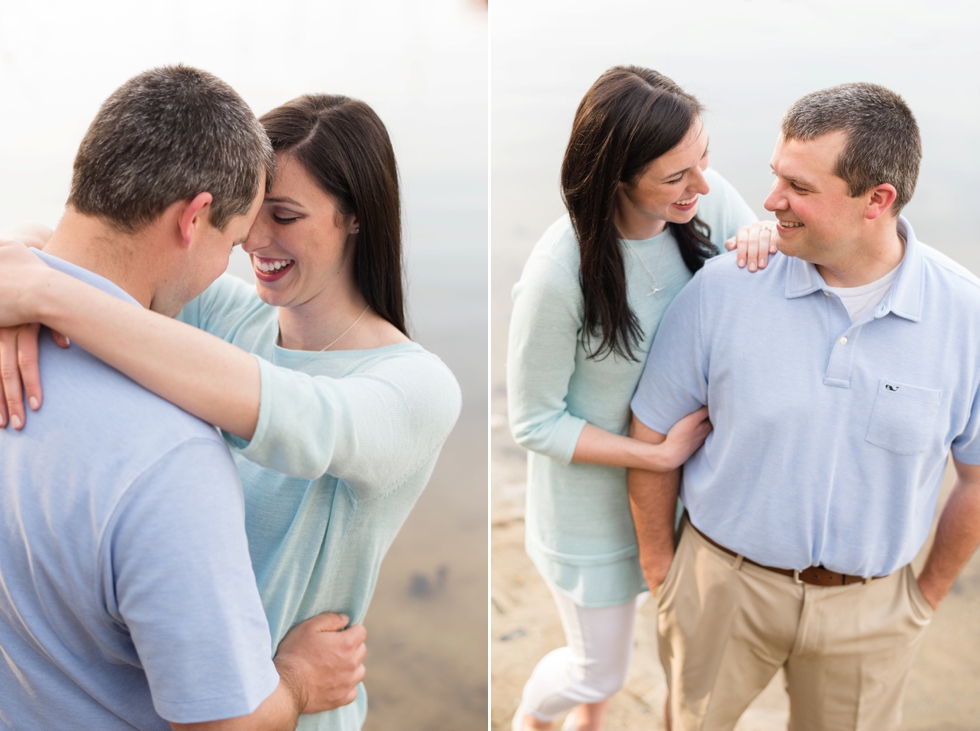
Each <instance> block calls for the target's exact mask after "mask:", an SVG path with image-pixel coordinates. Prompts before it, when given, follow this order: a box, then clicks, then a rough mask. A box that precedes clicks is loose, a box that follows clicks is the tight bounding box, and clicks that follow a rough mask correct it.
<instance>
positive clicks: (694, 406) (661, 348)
mask: <svg viewBox="0 0 980 731" xmlns="http://www.w3.org/2000/svg"><path fill="white" fill-rule="evenodd" d="M703 273H704V269H702V270H701V271H699V272H698V273H697V274H695V275H694V278H693V279H692V280H691V281H690V282H688V283H687V285H686V286H685V287H684V289H682V290H681V291H680V293H679V294H678V295H677V297H675V298H674V301H673V302H672V303H671V304H670V307H668V308H667V311H666V312H665V313H664V317H663V320H661V322H660V329H659V330H657V335H656V337H655V338H654V340H653V347H652V348H651V349H650V355H649V357H648V358H647V362H646V365H645V366H644V368H643V375H642V376H640V382H639V385H638V386H637V388H636V393H635V394H634V395H633V400H632V401H631V402H630V407H631V408H632V410H633V414H634V415H635V416H636V418H637V419H639V420H640V421H641V422H643V423H644V424H645V425H646V426H648V427H649V428H651V429H653V430H654V431H656V432H660V433H661V434H666V433H667V432H668V431H670V428H671V427H672V426H673V425H674V424H676V423H677V422H678V420H680V419H681V418H682V417H684V416H686V415H687V414H690V413H691V412H692V411H697V410H698V409H699V408H701V407H702V406H704V405H705V404H707V403H708V359H707V354H706V349H705V347H704V343H703V333H702V330H701V306H702V303H701V283H702V281H703V280H704V277H703Z"/></svg>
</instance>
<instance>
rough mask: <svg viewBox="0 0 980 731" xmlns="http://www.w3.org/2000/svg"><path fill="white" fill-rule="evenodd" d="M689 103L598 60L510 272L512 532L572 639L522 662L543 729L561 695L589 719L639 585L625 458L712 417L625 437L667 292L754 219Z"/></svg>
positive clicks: (612, 673) (626, 632)
mask: <svg viewBox="0 0 980 731" xmlns="http://www.w3.org/2000/svg"><path fill="white" fill-rule="evenodd" d="M701 111H702V108H701V105H700V104H699V103H698V101H697V100H696V99H695V98H694V97H693V96H691V95H690V94H687V93H686V92H684V91H683V90H682V89H681V88H680V87H678V86H677V85H676V84H675V83H674V82H672V81H671V80H670V79H668V78H666V77H665V76H663V75H661V74H659V73H657V72H656V71H651V70H649V69H645V68H639V67H635V66H629V67H615V68H612V69H610V70H608V71H607V72H606V73H604V74H603V75H602V76H601V77H600V78H599V79H598V80H597V81H596V82H595V84H593V86H592V88H590V89H589V91H588V92H587V93H586V95H585V97H584V98H583V99H582V101H581V103H580V105H579V107H578V111H577V112H576V115H575V121H574V124H573V127H572V134H571V139H570V140H569V143H568V147H567V149H566V152H565V158H564V161H563V163H562V170H561V190H562V197H563V200H564V202H565V206H566V208H567V209H568V215H567V216H565V217H563V218H561V219H560V220H558V221H557V222H556V223H555V224H554V225H552V226H551V227H550V228H549V229H548V230H547V231H546V232H545V234H544V236H543V237H542V238H541V240H540V241H539V242H538V244H537V245H536V246H535V248H534V251H533V252H532V254H531V257H530V258H529V260H528V262H527V264H526V266H525V268H524V272H523V274H522V276H521V279H520V281H519V282H518V284H517V285H516V286H515V288H514V311H513V315H512V317H511V329H510V342H509V352H508V363H507V382H508V405H509V413H510V423H511V429H512V431H513V433H514V437H515V438H516V439H517V441H518V442H519V443H520V444H521V445H522V446H524V447H526V448H527V449H528V450H529V454H528V480H527V512H526V546H527V551H528V554H529V555H530V557H531V559H532V561H533V562H534V564H535V566H536V567H537V568H538V570H539V571H540V572H541V575H542V576H543V577H544V579H545V582H546V583H547V584H548V587H549V589H550V590H551V592H552V595H553V596H554V599H555V602H556V604H557V607H558V611H559V615H560V617H561V621H562V625H563V627H564V630H565V635H566V639H567V642H568V646H567V647H563V648H561V649H559V650H555V651H554V652H552V653H549V654H548V655H547V656H545V657H544V658H543V659H542V660H541V661H540V662H539V663H538V665H537V667H536V668H535V669H534V672H533V673H532V675H531V678H530V680H529V681H528V683H527V685H526V686H525V688H524V693H523V697H522V701H521V705H520V707H519V708H518V711H517V713H516V715H515V717H514V722H513V728H514V729H515V731H517V730H519V729H550V728H551V726H552V721H553V720H555V719H556V718H558V717H559V716H560V715H561V714H562V713H564V712H567V711H569V710H571V709H573V708H575V709H576V711H575V713H574V714H570V715H569V716H568V720H567V721H566V723H565V728H567V729H571V728H577V729H578V731H585V730H586V729H589V730H593V729H601V728H602V727H603V723H604V718H605V711H606V706H607V703H608V698H609V697H610V696H611V695H612V694H613V693H615V692H616V691H617V690H618V689H619V688H621V687H622V685H623V683H624V681H625V679H626V672H627V669H628V665H629V661H630V653H631V646H632V640H633V624H634V617H635V613H636V608H637V597H638V596H639V595H640V594H641V593H642V592H643V591H644V590H645V589H646V586H645V584H644V581H643V575H642V573H641V571H640V566H639V562H638V558H637V556H638V552H637V545H636V539H635V535H634V530H633V524H632V519H631V516H630V506H629V500H628V497H627V489H626V469H627V468H637V469H645V470H669V469H673V468H675V467H677V466H678V465H680V464H682V463H683V462H684V461H685V460H686V459H687V458H688V457H689V456H690V455H691V454H692V453H693V452H694V451H695V450H696V449H697V448H698V447H699V446H700V445H701V443H702V442H703V441H704V439H705V437H706V436H707V434H708V432H709V430H710V428H711V427H710V424H709V423H708V421H707V413H706V411H705V410H704V409H702V410H700V411H698V412H695V413H694V414H691V415H690V416H688V417H685V418H684V419H682V420H681V421H680V422H678V424H677V425H675V426H674V428H673V429H672V430H671V431H670V433H669V434H668V435H667V439H666V441H665V442H663V443H662V444H660V445H651V444H646V443H644V442H640V441H638V440H634V439H631V438H629V437H628V436H626V434H627V432H628V428H629V423H630V408H629V402H630V398H631V396H632V394H633V391H634V390H635V388H636V384H637V382H638V380H639V378H640V374H641V372H642V370H643V365H644V361H645V359H646V355H647V353H648V352H649V350H650V346H651V344H652V342H653V337H654V334H655V333H656V330H657V325H658V324H659V322H660V318H661V316H662V315H663V313H664V310H665V309H666V308H667V305H668V304H670V301H671V300H672V299H673V297H674V296H675V295H676V294H677V293H678V292H679V291H680V289H681V288H682V287H683V286H684V285H685V284H686V283H687V282H688V281H689V280H690V279H691V277H692V276H693V274H694V272H696V271H697V270H698V269H700V267H701V266H702V265H703V264H704V262H705V260H706V259H708V258H709V257H712V256H714V255H716V254H717V253H719V251H721V249H722V244H723V242H725V240H726V239H728V238H729V237H731V236H734V235H735V234H736V232H737V231H738V230H739V228H740V227H742V226H745V225H747V224H750V223H752V222H754V221H755V220H756V216H755V214H754V213H753V212H752V211H751V209H750V208H749V207H748V205H746V203H745V202H744V201H743V200H742V198H741V197H740V196H739V195H738V193H737V192H736V191H735V189H734V188H733V187H732V186H731V185H730V184H729V183H728V182H727V181H725V180H724V178H722V177H721V176H720V175H718V174H717V173H715V172H714V171H712V170H710V169H709V168H708V136H707V132H706V131H705V128H704V124H703V122H702V119H701ZM760 265H763V266H764V264H763V263H762V261H760ZM750 268H751V269H753V270H754V268H755V267H754V266H752V267H750ZM663 377H664V378H667V379H669V378H670V374H669V373H665V374H663Z"/></svg>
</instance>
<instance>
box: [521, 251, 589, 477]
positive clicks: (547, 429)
mask: <svg viewBox="0 0 980 731" xmlns="http://www.w3.org/2000/svg"><path fill="white" fill-rule="evenodd" d="M582 307H583V304H582V291H581V288H580V286H579V283H578V278H577V276H576V274H575V273H573V272H570V271H568V269H567V268H565V267H563V266H562V265H561V264H560V263H559V262H558V261H556V260H555V259H554V258H552V257H551V256H550V255H548V254H547V253H546V252H542V253H538V254H535V255H533V256H532V257H531V259H530V260H529V261H528V263H527V265H526V267H525V268H524V273H523V275H522V276H521V280H520V282H518V283H517V285H516V286H515V287H514V311H513V314H512V315H511V320H510V340H509V343H508V353H507V404H508V413H509V415H510V427H511V431H512V432H513V434H514V439H515V440H517V443H518V444H520V445H521V446H522V447H524V448H526V449H529V450H531V451H533V452H538V453H540V454H543V455H546V456H548V457H551V458H552V459H555V460H558V461H559V462H561V463H563V464H568V463H569V462H571V460H572V454H574V452H575V445H576V443H577V442H578V438H579V434H581V432H582V428H583V427H584V426H585V423H586V421H585V419H583V418H580V417H578V416H574V415H572V414H570V413H569V412H568V404H567V396H568V384H569V381H570V380H571V377H572V373H573V372H574V370H575V353H576V347H577V345H578V341H579V337H580V334H581V330H582Z"/></svg>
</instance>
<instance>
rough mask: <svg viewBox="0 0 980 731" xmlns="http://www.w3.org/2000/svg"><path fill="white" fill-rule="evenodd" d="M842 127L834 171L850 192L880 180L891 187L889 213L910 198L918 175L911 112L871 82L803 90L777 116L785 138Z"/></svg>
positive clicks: (919, 143) (917, 141)
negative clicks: (892, 195) (843, 135)
mask: <svg viewBox="0 0 980 731" xmlns="http://www.w3.org/2000/svg"><path fill="white" fill-rule="evenodd" d="M836 131H843V132H845V133H846V134H847V142H846V143H845V144H844V149H843V150H842V151H841V154H840V157H839V158H838V159H837V165H836V169H835V170H834V172H835V173H836V174H837V175H838V176H839V177H841V178H843V179H844V181H845V182H847V184H848V187H849V192H850V194H851V195H852V196H859V195H862V194H864V193H866V192H868V191H869V190H871V189H872V188H874V187H875V186H878V185H881V184H882V183H891V184H892V185H894V186H895V190H896V191H897V192H898V195H897V196H896V198H895V202H894V204H893V205H892V210H893V212H894V213H895V215H898V212H899V211H901V210H902V208H903V207H904V206H905V204H906V203H908V202H909V201H910V200H911V199H912V193H913V192H914V191H915V181H916V179H917V178H918V177H919V162H920V161H921V159H922V141H921V139H920V138H919V126H918V125H917V124H916V122H915V117H914V116H912V110H911V109H909V108H908V105H906V104H905V102H904V101H903V100H902V97H900V96H899V95H898V94H896V93H895V92H893V91H889V90H888V89H886V88H885V87H883V86H878V85H877V84H867V83H856V84H841V85H839V86H832V87H830V88H829V89H823V90H821V91H815V92H813V93H812V94H807V95H806V96H805V97H803V98H802V99H800V100H799V101H797V102H796V103H795V104H793V106H791V107H790V108H789V110H788V111H787V112H786V115H785V116H784V117H783V122H782V133H783V137H784V138H785V139H787V140H793V139H798V140H803V141H806V140H810V139H813V138H814V137H817V136H819V135H822V134H826V133H827V132H836Z"/></svg>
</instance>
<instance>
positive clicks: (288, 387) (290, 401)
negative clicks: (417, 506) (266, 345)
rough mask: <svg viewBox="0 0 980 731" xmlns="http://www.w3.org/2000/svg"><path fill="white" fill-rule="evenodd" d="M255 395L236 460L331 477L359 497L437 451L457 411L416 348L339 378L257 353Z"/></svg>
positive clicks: (433, 362) (454, 398) (437, 372)
mask: <svg viewBox="0 0 980 731" xmlns="http://www.w3.org/2000/svg"><path fill="white" fill-rule="evenodd" d="M256 359H257V360H258V362H259V368H260V372H261V389H262V397H261V404H260V407H259V420H258V424H257V425H256V429H255V434H254V435H253V437H252V440H251V441H250V442H248V443H245V442H240V441H236V442H234V444H235V445H236V446H239V448H240V450H241V454H242V456H243V457H245V458H247V459H249V460H251V461H252V462H255V463H257V464H260V465H262V466H263V467H267V468H269V469H273V470H276V471H278V472H282V473H284V474H287V475H291V476H293V477H300V478H303V479H307V480H315V479H317V478H319V477H321V476H323V475H325V474H330V475H332V476H334V477H336V478H338V479H341V480H343V481H344V482H345V483H346V484H347V485H348V486H350V487H351V489H352V490H353V491H354V493H355V495H356V496H357V497H358V498H371V497H380V496H382V495H384V494H387V493H388V492H390V491H391V490H393V489H395V488H396V487H398V486H399V484H401V482H403V481H404V480H405V479H407V478H408V477H409V476H411V475H412V474H414V473H415V472H416V471H417V470H418V469H419V468H420V467H421V466H422V465H424V464H426V463H427V462H428V461H429V460H430V459H431V457H432V455H433V454H434V453H435V452H436V451H438V450H439V449H440V448H441V447H442V444H443V442H444V441H445V440H446V437H447V436H448V435H449V432H450V431H451V430H452V428H453V425H454V424H455V423H456V418H457V417H458V415H459V410H460V407H461V395H460V390H459V386H458V384H457V383H456V379H455V378H454V377H453V375H452V373H451V372H450V371H449V369H448V368H447V367H446V366H445V365H444V364H443V363H442V361H441V360H439V359H438V358H436V357H435V356H433V355H431V354H428V353H425V352H424V351H422V350H421V348H418V350H417V351H414V352H412V353H410V354H406V355H404V356H402V357H392V358H387V359H380V358H379V359H378V361H377V362H374V363H371V362H368V363H367V364H365V365H364V366H362V367H361V368H359V369H358V370H357V371H355V372H354V373H351V374H350V375H347V376H344V377H343V378H330V377H327V376H311V375H307V374H306V373H300V372H297V371H294V370H291V369H289V368H284V367H281V366H276V365H273V364H272V363H270V362H268V361H267V360H264V359H262V358H258V357H257V358H256Z"/></svg>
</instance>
